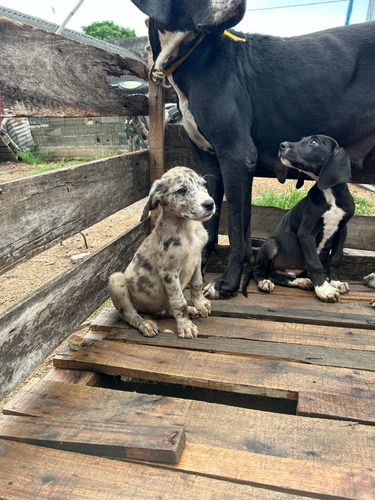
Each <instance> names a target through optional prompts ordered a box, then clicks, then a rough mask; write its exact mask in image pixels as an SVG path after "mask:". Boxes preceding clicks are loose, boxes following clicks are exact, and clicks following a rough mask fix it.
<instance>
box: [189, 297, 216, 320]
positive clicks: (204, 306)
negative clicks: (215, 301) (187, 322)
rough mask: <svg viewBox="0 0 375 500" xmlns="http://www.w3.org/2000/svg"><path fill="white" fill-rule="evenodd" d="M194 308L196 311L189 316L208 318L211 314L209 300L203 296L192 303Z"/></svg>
mask: <svg viewBox="0 0 375 500" xmlns="http://www.w3.org/2000/svg"><path fill="white" fill-rule="evenodd" d="M194 306H195V307H194V308H193V309H195V311H196V314H197V315H196V316H190V314H189V316H190V317H195V318H198V317H199V318H208V316H210V315H211V302H210V301H209V300H207V299H205V298H204V297H202V299H200V300H197V301H196V302H195V303H194Z"/></svg>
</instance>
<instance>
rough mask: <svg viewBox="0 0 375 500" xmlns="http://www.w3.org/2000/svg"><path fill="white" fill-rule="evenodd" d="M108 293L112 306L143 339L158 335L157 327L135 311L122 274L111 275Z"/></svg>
mask: <svg viewBox="0 0 375 500" xmlns="http://www.w3.org/2000/svg"><path fill="white" fill-rule="evenodd" d="M109 293H110V295H111V299H112V302H113V305H114V306H115V308H116V309H117V311H118V312H119V313H120V314H121V316H122V318H124V320H125V321H126V322H127V323H129V325H131V326H134V328H137V330H139V331H140V332H141V333H142V335H144V336H145V337H153V336H154V335H156V334H157V333H158V325H157V324H156V323H155V322H154V321H151V320H147V319H144V318H142V316H140V315H139V314H138V312H137V310H136V309H135V307H134V305H133V303H132V301H131V298H130V295H129V289H128V286H127V284H126V279H125V276H124V273H113V274H111V276H110V277H109Z"/></svg>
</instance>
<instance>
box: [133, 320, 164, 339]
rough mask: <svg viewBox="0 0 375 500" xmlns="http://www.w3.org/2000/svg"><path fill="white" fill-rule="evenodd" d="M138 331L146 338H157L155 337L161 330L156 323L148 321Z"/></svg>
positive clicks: (143, 322)
mask: <svg viewBox="0 0 375 500" xmlns="http://www.w3.org/2000/svg"><path fill="white" fill-rule="evenodd" d="M138 330H139V331H140V332H141V333H142V335H144V336H145V337H155V335H157V333H158V331H159V328H158V325H157V324H156V323H155V321H151V320H150V319H147V320H145V321H142V323H141V324H140V325H139V326H138Z"/></svg>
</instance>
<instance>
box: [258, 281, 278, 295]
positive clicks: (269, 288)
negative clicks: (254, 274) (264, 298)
mask: <svg viewBox="0 0 375 500" xmlns="http://www.w3.org/2000/svg"><path fill="white" fill-rule="evenodd" d="M258 288H259V290H260V291H261V292H266V293H270V292H273V290H274V289H275V284H274V283H273V282H272V281H271V280H260V281H258Z"/></svg>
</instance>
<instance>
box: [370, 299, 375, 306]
mask: <svg viewBox="0 0 375 500" xmlns="http://www.w3.org/2000/svg"><path fill="white" fill-rule="evenodd" d="M370 306H372V307H375V299H374V300H370Z"/></svg>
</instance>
